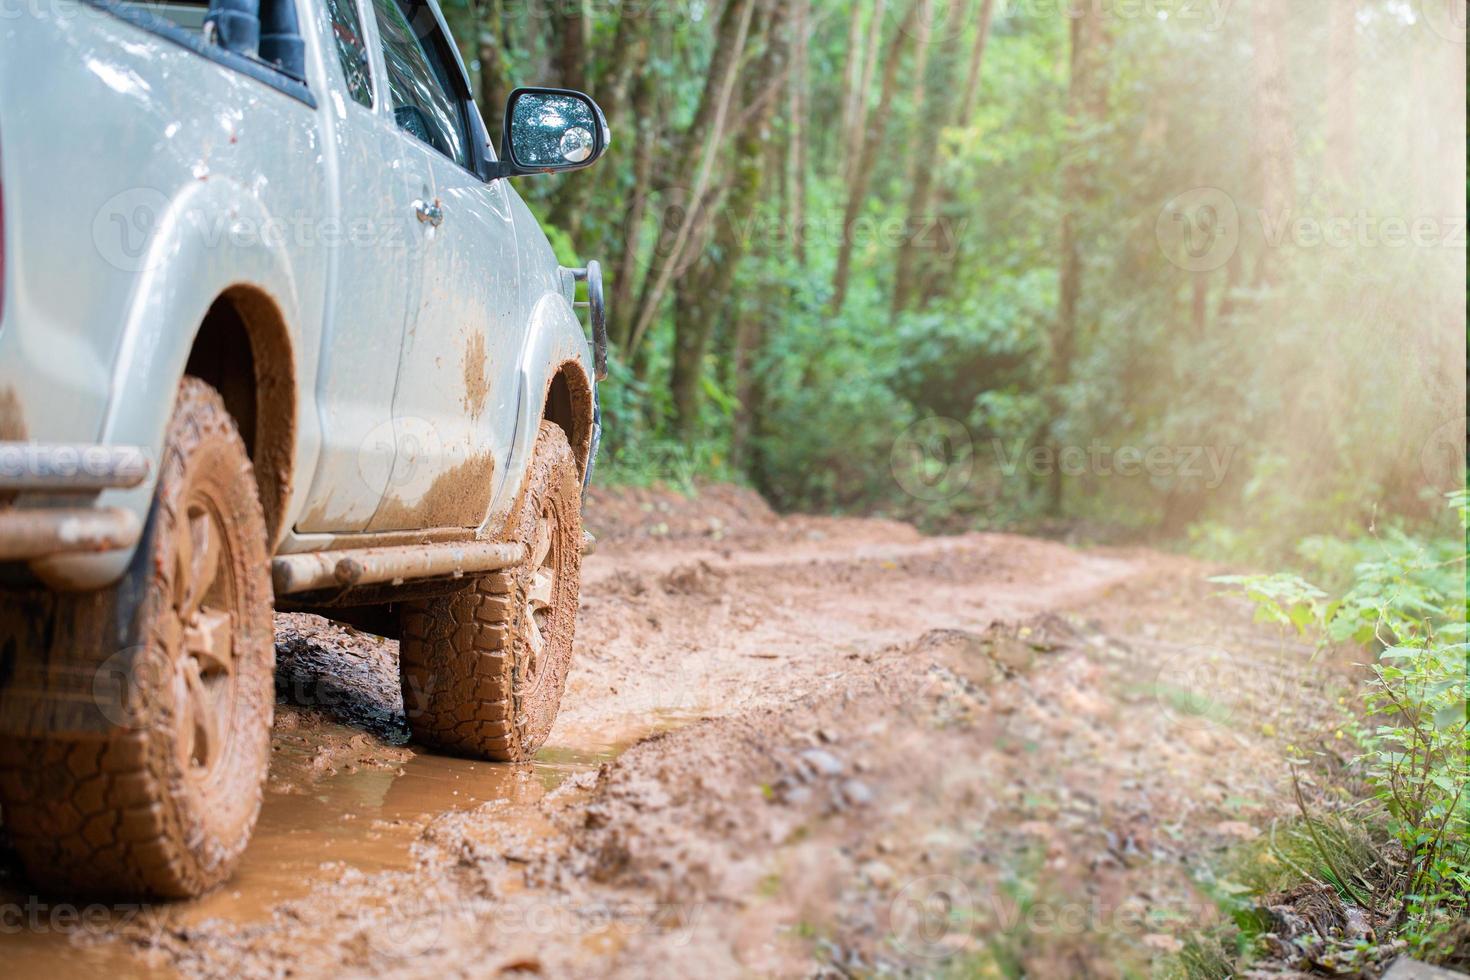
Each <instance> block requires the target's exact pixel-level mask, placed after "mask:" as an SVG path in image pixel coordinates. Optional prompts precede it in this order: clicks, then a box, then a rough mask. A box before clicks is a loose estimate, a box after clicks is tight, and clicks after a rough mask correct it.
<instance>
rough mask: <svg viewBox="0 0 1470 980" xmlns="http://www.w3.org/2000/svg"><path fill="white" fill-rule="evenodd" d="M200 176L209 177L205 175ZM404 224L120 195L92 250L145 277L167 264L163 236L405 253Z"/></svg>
mask: <svg viewBox="0 0 1470 980" xmlns="http://www.w3.org/2000/svg"><path fill="white" fill-rule="evenodd" d="M201 176H208V175H207V173H205V174H201ZM406 228H407V223H406V222H405V221H403V220H400V219H398V218H394V217H383V218H360V219H354V220H350V221H342V220H340V219H338V218H334V217H331V216H330V215H325V214H321V213H318V212H314V211H286V212H283V213H278V214H270V213H266V212H264V211H262V212H261V213H259V214H242V213H238V212H236V211H234V210H232V209H226V208H223V207H221V208H212V207H205V206H200V207H178V206H177V204H176V202H171V201H170V200H169V198H168V197H167V196H166V195H165V194H164V193H163V192H162V191H160V190H157V189H156V188H152V187H133V188H129V189H128V190H125V191H119V192H118V193H117V194H114V195H113V196H112V197H110V198H108V199H107V200H106V201H105V202H103V204H102V206H101V207H100V208H98V209H97V213H96V215H95V216H94V217H93V219H92V244H93V245H95V246H96V248H97V254H99V255H100V256H101V257H102V259H103V261H105V262H106V263H107V264H109V265H111V266H113V267H114V268H117V269H120V270H122V271H123V272H145V271H147V270H148V269H151V268H153V267H154V266H156V265H158V264H160V263H162V262H164V261H167V259H168V258H169V255H170V252H169V250H168V249H166V248H160V247H159V244H160V242H163V241H164V238H163V235H162V233H163V232H165V231H168V232H169V233H170V236H177V235H184V236H188V237H190V238H191V239H192V240H194V241H197V242H198V243H199V244H201V245H202V246H203V247H205V248H207V249H216V248H223V247H233V248H251V247H256V246H261V245H264V246H267V247H272V248H280V247H285V246H290V247H292V248H296V249H310V248H363V249H373V250H383V249H405V248H407V247H408V246H409V240H408V234H407V232H406Z"/></svg>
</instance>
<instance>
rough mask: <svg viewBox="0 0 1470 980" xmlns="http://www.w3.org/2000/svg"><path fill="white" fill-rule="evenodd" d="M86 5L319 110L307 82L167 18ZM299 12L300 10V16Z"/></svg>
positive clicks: (136, 9) (99, 1)
mask: <svg viewBox="0 0 1470 980" xmlns="http://www.w3.org/2000/svg"><path fill="white" fill-rule="evenodd" d="M83 2H84V3H86V4H87V5H88V6H90V7H93V8H95V9H97V10H101V11H103V12H104V13H108V14H111V15H112V16H114V17H116V18H118V19H119V20H123V21H126V22H127V23H129V24H131V25H133V26H134V27H137V28H139V29H141V30H144V31H147V32H148V33H150V34H154V35H156V36H158V37H160V38H162V39H163V40H165V41H171V42H173V43H174V44H177V45H179V46H180V47H183V48H187V49H189V50H190V51H192V52H194V53H195V54H197V55H199V56H200V57H201V58H204V59H205V60H207V61H212V62H214V63H215V64H217V65H219V66H221V67H222V68H229V69H231V70H233V71H237V72H239V73H240V74H242V75H247V76H249V77H250V78H253V79H255V80H256V81H257V82H261V83H262V84H264V85H267V86H269V87H270V88H273V89H275V90H276V91H277V92H280V93H282V94H283V95H287V96H290V97H291V98H293V99H295V100H296V101H297V102H300V103H302V104H303V105H305V106H307V107H308V108H310V109H315V108H316V107H317V102H316V96H315V95H313V94H312V91H311V86H310V85H309V84H308V83H307V82H305V81H302V80H300V79H296V78H292V77H291V76H290V75H287V74H286V73H285V72H283V71H278V70H277V69H275V68H273V67H271V66H270V65H269V64H267V63H265V62H264V61H257V60H255V59H253V58H247V57H245V56H244V55H242V54H237V53H236V52H234V51H229V50H226V49H225V48H222V47H220V46H219V45H217V44H209V43H207V42H206V41H205V40H204V39H203V38H202V37H199V36H198V35H196V34H191V33H190V32H189V31H186V30H184V29H183V28H182V27H180V26H179V25H177V24H175V23H174V22H173V21H171V20H169V19H168V18H166V17H161V16H159V15H158V14H155V13H153V12H152V11H149V10H145V9H144V8H142V7H140V6H138V5H137V4H132V3H120V2H118V0H83ZM299 9H300V8H299V6H298V13H299Z"/></svg>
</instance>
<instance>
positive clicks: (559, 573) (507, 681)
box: [399, 421, 582, 762]
mask: <svg viewBox="0 0 1470 980" xmlns="http://www.w3.org/2000/svg"><path fill="white" fill-rule="evenodd" d="M511 540H514V541H518V542H519V543H521V544H522V545H524V546H525V548H526V555H527V558H526V560H525V561H524V562H523V563H522V564H521V565H519V566H517V567H515V568H511V569H507V570H505V571H501V572H495V573H492V574H489V575H485V576H482V577H481V578H480V579H479V580H478V581H476V583H475V585H474V587H473V588H472V589H468V590H466V591H463V592H460V593H457V594H455V595H451V596H444V597H441V598H436V599H429V600H424V601H421V602H415V603H409V604H406V605H405V606H404V607H403V612H402V628H403V629H402V640H401V642H400V645H399V651H400V654H399V656H400V667H401V670H400V677H401V681H402V686H403V704H404V710H405V712H406V714H407V715H408V724H409V727H410V728H411V729H412V731H413V734H414V737H415V738H416V739H418V740H419V741H421V742H425V743H427V744H429V745H432V746H434V747H436V748H439V749H442V750H444V751H448V752H453V753H456V754H460V755H470V756H475V757H478V758H485V759H492V760H495V761H498V762H524V761H526V760H528V759H530V758H531V757H532V756H533V755H534V754H535V753H536V750H537V749H539V748H541V746H542V745H544V744H545V742H546V738H547V736H548V735H549V734H550V733H551V725H552V722H554V721H555V720H556V712H557V709H558V707H560V705H561V695H562V690H563V689H564V688H565V686H566V678H567V669H568V668H569V667H570V666H571V660H572V634H573V630H574V628H575V625H576V616H577V596H578V592H579V590H580V585H581V568H582V554H581V545H582V495H581V484H580V481H579V479H578V473H577V461H576V458H575V457H574V456H573V455H572V450H571V447H570V446H569V445H568V443H567V437H566V433H564V432H563V431H562V430H561V428H560V427H558V426H556V425H555V424H553V423H551V422H545V421H543V422H542V423H541V429H540V432H539V433H538V435H537V439H536V450H535V454H534V457H533V458H532V461H531V471H530V474H529V475H528V476H527V479H526V490H525V492H524V493H523V494H522V497H521V501H520V505H519V507H518V509H517V511H516V514H515V517H514V519H513V523H512V537H511Z"/></svg>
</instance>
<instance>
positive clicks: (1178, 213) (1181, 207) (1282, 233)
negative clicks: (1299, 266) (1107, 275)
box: [1154, 187, 1466, 272]
mask: <svg viewBox="0 0 1470 980" xmlns="http://www.w3.org/2000/svg"><path fill="white" fill-rule="evenodd" d="M1250 217H1251V219H1252V220H1254V221H1255V222H1257V223H1258V225H1259V228H1260V234H1261V239H1262V240H1263V241H1264V242H1265V244H1266V247H1267V248H1286V247H1291V248H1296V249H1301V250H1305V251H1315V250H1319V249H1336V250H1347V249H1366V248H1387V249H1402V248H1419V249H1429V248H1443V249H1463V248H1465V242H1466V232H1465V216H1464V215H1463V214H1448V215H1432V214H1421V215H1398V214H1382V213H1378V212H1374V211H1370V210H1369V209H1367V208H1359V209H1358V210H1357V211H1354V212H1353V213H1351V214H1332V213H1325V214H1318V213H1310V212H1306V211H1301V210H1298V209H1296V208H1283V209H1281V210H1279V211H1267V210H1264V209H1262V210H1258V211H1256V212H1255V213H1254V214H1252V215H1251V216H1250ZM1243 220H1244V219H1243V218H1242V215H1241V211H1240V208H1239V207H1238V206H1237V205H1236V203H1235V200H1234V198H1232V197H1231V196H1230V195H1229V194H1227V193H1226V192H1225V191H1223V190H1221V189H1220V188H1218V187H1191V188H1190V189H1189V190H1187V191H1184V192H1183V193H1180V194H1177V195H1175V196H1174V197H1171V198H1170V199H1169V200H1168V201H1166V202H1164V206H1163V207H1162V208H1160V209H1159V214H1158V217H1157V218H1156V219H1155V220H1154V239H1155V240H1156V241H1157V242H1158V245H1159V251H1160V252H1162V253H1163V255H1164V258H1166V259H1168V260H1169V261H1170V262H1171V263H1173V264H1174V265H1176V266H1178V267H1179V268H1181V269H1185V270H1187V271H1189V272H1209V271H1211V270H1214V269H1218V268H1220V267H1221V266H1223V265H1224V264H1225V263H1227V262H1229V261H1230V259H1231V258H1232V257H1233V256H1234V255H1235V253H1236V250H1237V249H1239V247H1240V240H1241V224H1242V221H1243Z"/></svg>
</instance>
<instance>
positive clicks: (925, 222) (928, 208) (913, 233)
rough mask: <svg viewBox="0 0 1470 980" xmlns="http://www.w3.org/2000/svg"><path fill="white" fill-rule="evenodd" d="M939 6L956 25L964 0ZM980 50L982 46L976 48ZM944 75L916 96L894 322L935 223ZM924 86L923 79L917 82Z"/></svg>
mask: <svg viewBox="0 0 1470 980" xmlns="http://www.w3.org/2000/svg"><path fill="white" fill-rule="evenodd" d="M938 2H940V3H948V4H950V16H949V18H947V20H948V21H949V22H951V23H956V22H959V20H960V16H961V14H960V8H961V7H962V6H963V5H964V4H965V3H966V0H938ZM986 26H987V25H985V24H984V23H982V24H981V25H980V28H979V31H980V35H981V36H982V37H983V36H984V35H985V33H986ZM959 42H960V32H959V31H954V32H953V33H951V34H950V35H949V36H948V37H946V38H945V42H944V51H943V54H942V57H941V58H940V70H941V71H942V72H946V73H947V72H949V71H950V70H952V69H953V67H954V64H955V61H956V59H957V57H958V53H959ZM979 47H980V49H981V51H983V50H984V44H983V43H981V44H980V45H979ZM977 69H978V64H977V63H975V62H973V61H972V64H971V70H970V74H971V75H972V76H973V79H974V80H975V81H976V83H977V84H978V79H979V72H978V70H977ZM949 81H950V80H949V78H948V77H947V76H941V77H940V79H939V86H938V88H937V89H935V90H934V94H933V96H932V97H926V96H925V95H924V92H926V91H928V90H929V89H928V86H926V85H925V86H924V87H923V88H921V90H920V92H919V94H918V95H917V96H916V97H915V98H916V102H915V110H914V116H915V118H916V120H917V122H916V128H917V132H916V133H915V138H914V139H913V140H912V143H913V145H915V146H916V147H917V150H916V151H915V152H914V154H913V157H912V158H911V159H910V161H909V173H910V183H909V187H910V192H909V210H908V221H907V222H906V223H905V224H904V237H903V241H902V243H900V245H899V247H898V261H897V264H896V266H895V271H894V276H893V303H892V307H891V311H890V312H891V313H892V316H893V317H894V319H897V318H898V315H899V314H900V313H902V312H903V311H904V310H905V309H907V308H908V306H909V303H910V300H911V297H912V296H913V295H914V292H915V287H916V285H917V278H918V277H917V276H916V275H915V264H916V263H917V261H918V258H919V249H920V247H921V246H922V244H923V243H924V242H926V241H929V240H931V230H932V228H933V226H934V223H935V221H936V216H935V215H934V214H933V213H932V208H933V197H934V187H935V184H934V178H935V177H936V176H937V174H938V171H939V169H940V139H941V137H942V136H943V134H944V124H945V123H946V122H947V121H948V120H949V118H950V116H949V109H950V94H951V92H952V86H951V85H950V84H949ZM919 84H920V85H924V83H923V80H922V79H921V80H920V82H919ZM926 103H930V104H932V105H933V109H932V110H930V111H928V112H927V115H928V116H929V118H930V119H932V120H934V121H933V122H930V123H926V121H925V118H924V117H925V115H926Z"/></svg>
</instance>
